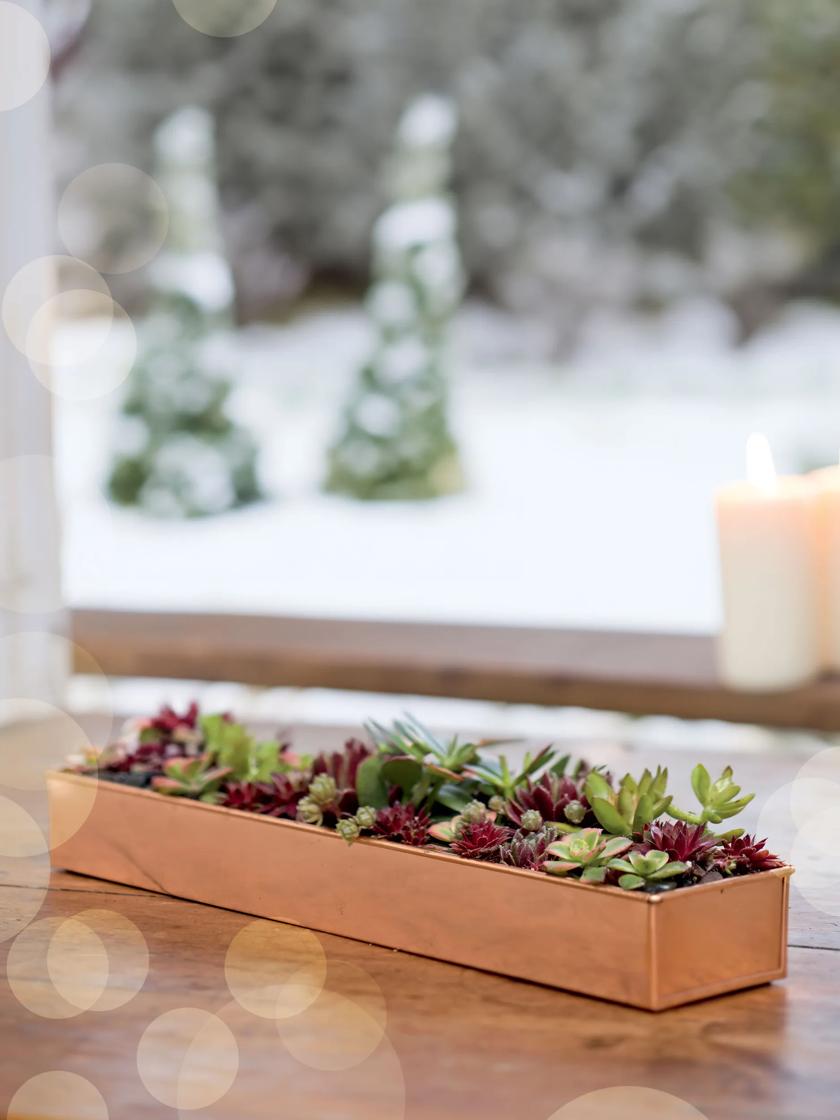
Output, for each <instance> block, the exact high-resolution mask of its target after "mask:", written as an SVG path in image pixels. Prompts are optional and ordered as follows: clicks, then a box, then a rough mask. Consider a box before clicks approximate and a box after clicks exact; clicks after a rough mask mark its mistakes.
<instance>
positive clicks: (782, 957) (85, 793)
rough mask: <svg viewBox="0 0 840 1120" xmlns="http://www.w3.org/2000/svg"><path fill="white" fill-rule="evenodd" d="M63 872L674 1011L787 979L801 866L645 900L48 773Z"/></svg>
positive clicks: (55, 855)
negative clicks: (792, 888)
mask: <svg viewBox="0 0 840 1120" xmlns="http://www.w3.org/2000/svg"><path fill="white" fill-rule="evenodd" d="M47 781H48V788H49V801H50V828H51V833H52V840H53V848H52V861H53V865H54V866H56V867H61V868H64V869H66V870H68V871H75V872H78V873H80V874H84V875H91V876H94V877H96V878H99V879H109V880H111V881H113V882H117V883H125V884H127V885H129V886H133V887H142V888H144V889H146V890H151V891H158V892H161V893H163V894H169V895H174V896H175V897H176V898H184V899H189V900H191V901H193V902H204V903H208V904H210V905H212V906H221V907H224V908H225V909H228V910H239V911H242V912H243V913H246V914H254V915H257V916H259V917H263V918H270V919H273V920H276V921H281V922H289V923H291V924H292V925H298V926H306V927H308V928H310V929H314V930H320V931H321V932H324V933H333V934H338V935H339V936H341V937H351V938H354V939H356V940H359V941H367V942H372V943H374V944H377V945H385V946H388V947H389V948H392V949H402V950H405V951H406V952H409V953H417V954H419V955H421V956H424V957H434V958H436V959H437V960H442V961H449V962H451V963H453V964H459V965H466V966H469V967H471V968H480V969H484V970H486V971H488V972H496V973H501V974H503V975H505V976H512V977H515V978H517V979H521V980H530V981H533V982H535V983H538V984H546V985H548V986H550V987H553V988H565V989H567V990H569V991H573V992H580V993H583V994H585V995H588V996H597V997H599V998H601V999H609V1000H615V1001H617V1002H619V1003H625V1004H630V1005H632V1006H633V1007H640V1008H645V1009H647V1010H650V1011H661V1010H664V1009H665V1008H668V1007H676V1006H678V1005H680V1004H684V1003H690V1002H691V1001H693V1000H698V999H704V998H706V997H707V996H714V995H719V994H721V993H723V992H731V991H735V990H736V989H739V988H747V987H751V986H753V985H756V984H764V983H767V982H768V981H770V980H778V979H780V978H782V977H783V976H785V975H786V970H787V908H788V887H789V876H790V874H791V872H792V869H791V868H787V867H786V868H782V869H780V870H778V871H767V872H763V873H761V874H758V875H751V876H746V877H743V878H737V879H729V880H725V881H723V882H716V883H708V884H706V885H701V886H696V887H691V888H689V889H686V890H676V891H673V892H670V893H667V894H660V895H650V894H636V893H629V892H626V891H622V890H619V889H617V888H612V887H599V886H589V885H586V884H582V883H578V882H574V881H570V880H564V879H554V878H550V877H549V876H547V875H541V874H536V873H534V872H531V871H520V870H518V869H516V868H510V867H499V866H496V865H493V864H487V863H473V862H469V861H467V860H462V859H459V858H457V857H456V856H451V855H449V854H447V853H445V852H438V851H426V850H423V849H418V848H407V847H403V846H400V845H397V844H392V843H389V842H387V841H382V840H359V841H358V842H357V843H355V844H354V845H353V846H352V847H348V845H347V844H346V843H345V842H344V841H343V840H342V839H341V838H340V837H339V836H338V835H336V833H334V832H330V831H327V830H325V829H318V828H314V827H312V826H310V825H304V824H298V823H296V822H294V821H285V820H277V819H275V818H272V817H264V816H259V815H256V814H250V813H242V812H237V811H234V810H231V809H222V808H219V807H217V806H214V805H205V804H202V803H201V802H197V801H187V800H183V799H180V798H169V797H164V796H162V795H160V794H157V793H151V792H149V791H147V790H140V789H133V788H130V787H127V786H122V785H118V784H116V783H110V782H97V780H96V779H94V778H87V777H82V776H79V775H76V774H64V773H58V772H53V773H50V774H49V775H48V778H47Z"/></svg>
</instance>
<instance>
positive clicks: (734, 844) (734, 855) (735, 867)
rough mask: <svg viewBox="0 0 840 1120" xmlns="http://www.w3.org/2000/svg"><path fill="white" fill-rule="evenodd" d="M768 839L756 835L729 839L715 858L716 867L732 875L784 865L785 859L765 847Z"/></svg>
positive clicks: (746, 873)
mask: <svg viewBox="0 0 840 1120" xmlns="http://www.w3.org/2000/svg"><path fill="white" fill-rule="evenodd" d="M766 843H767V841H766V840H756V838H755V836H739V837H737V838H736V839H735V840H727V841H726V842H725V843H723V844H722V845H721V847H720V853H719V854H718V855H717V857H716V858H715V867H716V868H717V869H718V870H719V871H725V872H727V873H728V874H730V875H748V874H749V873H750V872H754V871H772V870H773V868H774V867H784V860H781V859H779V857H778V856H776V855H773V853H772V852H768V850H767V849H766V848H765V847H764V845H765V844H766Z"/></svg>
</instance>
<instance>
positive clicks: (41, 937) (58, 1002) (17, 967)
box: [6, 917, 108, 1019]
mask: <svg viewBox="0 0 840 1120" xmlns="http://www.w3.org/2000/svg"><path fill="white" fill-rule="evenodd" d="M6 979H7V981H8V984H9V987H10V988H11V989H12V992H13V993H14V996H15V998H16V999H17V1001H18V1002H19V1003H21V1004H22V1005H23V1006H24V1007H25V1008H27V1010H29V1011H31V1012H33V1014H35V1015H40V1016H41V1017H42V1018H44V1019H70V1018H73V1017H74V1016H75V1015H80V1014H81V1013H82V1012H83V1011H88V1010H89V1009H90V1008H91V1007H92V1006H93V1005H94V1003H95V1002H96V1000H97V999H98V998H99V995H100V993H101V991H102V989H103V988H104V986H105V984H106V983H107V981H108V956H107V953H106V950H105V947H104V945H103V944H102V942H101V941H100V939H99V938H98V937H97V936H96V934H95V933H94V932H93V931H92V930H91V929H90V928H89V927H88V926H87V925H85V923H84V922H80V921H78V920H76V919H74V918H60V917H53V918H41V919H40V920H39V921H37V922H32V924H31V925H30V926H28V927H27V928H26V929H25V930H24V931H23V932H22V933H21V934H20V935H19V936H18V937H17V938H16V939H15V941H14V942H13V944H12V946H11V948H10V949H9V955H8V958H7V961H6Z"/></svg>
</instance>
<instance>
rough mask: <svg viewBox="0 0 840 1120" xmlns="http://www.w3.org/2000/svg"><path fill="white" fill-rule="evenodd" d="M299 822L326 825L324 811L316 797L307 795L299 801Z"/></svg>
mask: <svg viewBox="0 0 840 1120" xmlns="http://www.w3.org/2000/svg"><path fill="white" fill-rule="evenodd" d="M297 820H299V821H301V822H302V823H303V824H317V825H321V824H323V823H324V810H323V808H322V806H320V805H319V804H318V802H317V801H316V800H315V798H314V797H310V796H309V795H308V794H307V796H306V797H302V798H301V799H300V801H298V806H297Z"/></svg>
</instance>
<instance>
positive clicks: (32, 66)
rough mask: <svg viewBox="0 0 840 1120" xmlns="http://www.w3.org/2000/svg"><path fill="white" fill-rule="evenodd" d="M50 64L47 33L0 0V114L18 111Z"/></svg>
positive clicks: (28, 15) (35, 90) (23, 11)
mask: <svg viewBox="0 0 840 1120" xmlns="http://www.w3.org/2000/svg"><path fill="white" fill-rule="evenodd" d="M50 61H51V56H50V44H49V40H48V39H47V33H46V31H45V30H44V28H43V27H42V26H41V24H40V23H39V21H38V20H37V19H36V18H35V16H33V15H32V13H31V12H28V11H26V9H25V8H22V7H21V6H20V4H12V3H9V0H0V112H8V111H9V110H11V109H18V108H20V106H21V105H25V104H26V102H27V101H30V100H31V99H32V98H33V97H34V96H35V94H36V93H38V91H39V90H40V89H41V87H42V86H43V84H44V82H46V80H47V76H48V75H49V72H50Z"/></svg>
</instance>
